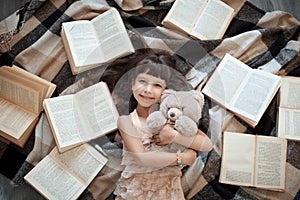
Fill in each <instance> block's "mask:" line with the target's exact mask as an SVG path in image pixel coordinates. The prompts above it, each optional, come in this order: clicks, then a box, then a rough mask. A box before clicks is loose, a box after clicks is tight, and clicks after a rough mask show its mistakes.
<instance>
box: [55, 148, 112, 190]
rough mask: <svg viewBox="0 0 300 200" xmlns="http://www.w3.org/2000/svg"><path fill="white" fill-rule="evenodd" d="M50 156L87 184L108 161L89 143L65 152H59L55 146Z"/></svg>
mask: <svg viewBox="0 0 300 200" xmlns="http://www.w3.org/2000/svg"><path fill="white" fill-rule="evenodd" d="M50 156H51V157H52V158H53V159H55V160H56V162H57V163H58V164H59V165H61V166H62V167H63V168H65V169H67V170H68V172H70V173H72V174H73V176H74V177H76V178H77V179H78V181H80V182H82V184H84V185H86V186H87V185H89V184H90V183H91V182H92V180H93V179H94V178H95V176H96V175H97V174H98V173H99V171H100V170H101V169H102V167H103V166H104V165H105V163H106V162H107V158H105V157H104V156H103V155H102V154H101V153H99V152H98V151H97V150H96V149H94V148H93V147H92V146H90V145H89V144H83V145H80V146H78V147H76V148H73V149H71V150H68V151H66V152H64V153H59V152H58V150H57V149H56V148H55V149H53V151H52V152H51V153H50Z"/></svg>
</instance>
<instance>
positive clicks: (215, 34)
mask: <svg viewBox="0 0 300 200" xmlns="http://www.w3.org/2000/svg"><path fill="white" fill-rule="evenodd" d="M233 13H234V9H233V8H231V7H230V6H228V5H227V4H225V3H223V2H222V1H220V0H209V1H208V3H207V4H206V7H205V8H204V10H203V12H202V14H201V15H200V17H199V19H198V21H197V22H196V24H195V27H194V29H193V30H192V32H191V35H193V36H196V37H197V38H199V39H202V40H213V39H221V38H222V37H223V35H224V33H225V31H226V28H227V27H228V25H229V23H230V21H231V19H232V15H233Z"/></svg>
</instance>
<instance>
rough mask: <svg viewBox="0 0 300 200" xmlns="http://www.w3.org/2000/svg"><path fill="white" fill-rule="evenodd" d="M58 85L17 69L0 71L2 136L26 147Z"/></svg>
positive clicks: (4, 68) (14, 67) (0, 134)
mask: <svg viewBox="0 0 300 200" xmlns="http://www.w3.org/2000/svg"><path fill="white" fill-rule="evenodd" d="M55 88H56V85H55V84H53V83H51V82H49V81H47V80H45V79H42V78H41V77H39V76H36V75H34V74H32V73H30V72H28V71H25V70H23V69H21V68H19V67H17V66H12V67H9V66H2V67H1V68H0V113H1V115H0V136H1V137H3V138H5V139H7V140H8V141H10V142H13V143H15V144H17V145H18V146H20V147H23V146H24V145H25V143H26V141H27V140H28V138H29V136H30V135H31V133H32V132H33V129H34V127H35V125H36V123H37V121H38V119H39V116H40V113H41V112H42V110H43V100H44V99H45V98H50V97H51V96H52V94H53V92H54V90H55Z"/></svg>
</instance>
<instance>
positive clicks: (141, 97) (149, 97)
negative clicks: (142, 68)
mask: <svg viewBox="0 0 300 200" xmlns="http://www.w3.org/2000/svg"><path fill="white" fill-rule="evenodd" d="M165 88H166V82H165V81H164V80H162V79H160V78H157V77H155V76H152V75H149V74H146V73H140V74H138V76H137V77H136V79H135V80H134V82H133V83H132V90H133V96H134V97H135V99H136V100H137V102H138V103H139V104H140V105H141V106H143V107H150V106H152V105H154V104H156V103H158V102H159V100H160V97H161V94H162V92H163V91H164V89H165Z"/></svg>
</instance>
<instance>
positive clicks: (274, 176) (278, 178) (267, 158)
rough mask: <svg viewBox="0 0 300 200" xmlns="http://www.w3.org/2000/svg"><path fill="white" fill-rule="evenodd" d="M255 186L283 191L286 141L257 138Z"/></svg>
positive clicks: (268, 137) (266, 137) (264, 137)
mask: <svg viewBox="0 0 300 200" xmlns="http://www.w3.org/2000/svg"><path fill="white" fill-rule="evenodd" d="M256 148H257V149H256V165H255V168H256V170H255V175H256V178H255V186H256V187H262V188H271V189H278V190H279V189H284V184H285V164H286V148H287V141H286V140H285V139H282V138H278V137H271V136H257V145H256Z"/></svg>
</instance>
